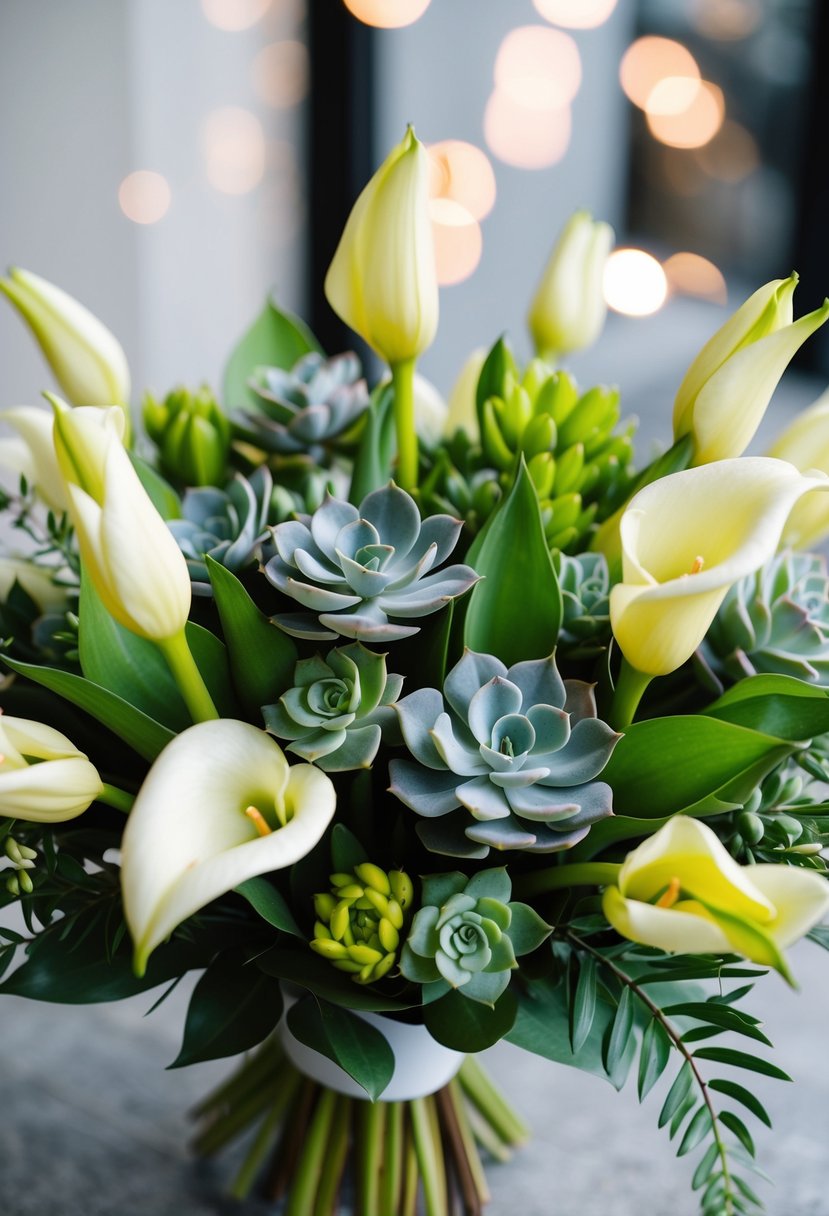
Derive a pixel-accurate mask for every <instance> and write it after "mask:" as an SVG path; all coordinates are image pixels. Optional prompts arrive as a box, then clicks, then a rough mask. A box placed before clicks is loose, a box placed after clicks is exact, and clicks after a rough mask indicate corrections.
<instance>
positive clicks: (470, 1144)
mask: <svg viewBox="0 0 829 1216" xmlns="http://www.w3.org/2000/svg"><path fill="white" fill-rule="evenodd" d="M448 1089H449V1098H450V1101H451V1103H452V1106H453V1108H454V1111H455V1118H456V1119H457V1121H458V1131H459V1133H460V1137H461V1141H462V1142H463V1149H464V1153H465V1154H466V1160H467V1161H468V1162H469V1170H470V1173H471V1174H472V1178H473V1180H474V1183H475V1190H476V1191H477V1192H478V1199H479V1200H480V1202H481V1203H482V1204H484V1203H489V1200H490V1194H489V1187H488V1186H487V1181H486V1174H485V1173H484V1167H483V1165H482V1164H481V1157H480V1154H479V1153H478V1146H477V1144H476V1143H475V1137H474V1136H473V1134H472V1128H471V1127H470V1126H469V1116H468V1115H467V1112H466V1103H465V1102H464V1099H463V1090H462V1089H461V1084H460V1081H459V1080H458V1079H457V1077H453V1078H452V1080H451V1081H450V1082H449V1086H448Z"/></svg>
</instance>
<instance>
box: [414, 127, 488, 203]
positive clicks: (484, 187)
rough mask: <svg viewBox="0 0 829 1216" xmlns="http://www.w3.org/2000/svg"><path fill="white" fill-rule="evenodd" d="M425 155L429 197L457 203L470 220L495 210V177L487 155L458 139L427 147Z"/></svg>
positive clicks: (446, 140)
mask: <svg viewBox="0 0 829 1216" xmlns="http://www.w3.org/2000/svg"><path fill="white" fill-rule="evenodd" d="M427 151H428V153H429V170H430V175H429V193H430V194H431V196H432V197H433V198H448V199H452V200H453V201H454V202H456V203H460V204H461V206H462V207H465V208H466V210H467V211H468V212H469V214H470V215H471V217H472V219H474V220H482V219H483V218H484V216H486V215H489V213H490V211H491V210H492V208H493V207H494V206H495V173H494V172H493V169H492V165H491V164H490V162H489V157H488V156H487V154H486V153H485V152H482V151H481V149H480V148H476V147H475V145H474V144H468V143H465V142H464V141H463V140H460V139H445V140H443V141H442V142H441V143H438V144H430V145H429V148H428V149H427Z"/></svg>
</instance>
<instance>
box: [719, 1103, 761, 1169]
mask: <svg viewBox="0 0 829 1216" xmlns="http://www.w3.org/2000/svg"><path fill="white" fill-rule="evenodd" d="M719 1120H720V1123H722V1125H723V1127H727V1128H728V1130H729V1131H730V1132H733V1134H734V1135H735V1136H736V1137H737V1139H738V1140H739V1141H740V1144H742V1146H743V1148H744V1149H745V1150H746V1152H747V1153H748V1154H749V1155H750V1156H752V1157H756V1156H757V1149H756V1148H755V1147H754V1141H753V1140H752V1138H751V1133H750V1132H749V1130H748V1128H747V1127H746V1125H745V1123H743V1121H742V1119H740V1118H739V1117H738V1116H737V1115H735V1114H734V1112H733V1111H730V1110H723V1111H720V1115H719Z"/></svg>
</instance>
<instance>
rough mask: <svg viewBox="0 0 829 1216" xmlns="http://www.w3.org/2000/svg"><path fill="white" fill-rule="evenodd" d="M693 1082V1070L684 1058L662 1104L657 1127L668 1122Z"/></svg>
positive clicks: (682, 1101)
mask: <svg viewBox="0 0 829 1216" xmlns="http://www.w3.org/2000/svg"><path fill="white" fill-rule="evenodd" d="M693 1084H694V1070H693V1069H692V1068H691V1064H690V1062H689V1061H688V1060H686V1061H685V1063H684V1064H683V1065H682V1068H680V1070H679V1072H678V1073H677V1075H676V1077H675V1079H674V1082H673V1084H672V1085H671V1088H670V1089H669V1090H668V1093H667V1095H666V1097H665V1101H664V1102H663V1104H662V1110H661V1111H660V1112H659V1118H658V1120H657V1126H658V1127H664V1126H665V1124H666V1123H670V1121H671V1119H673V1117H674V1115H675V1114H676V1113H677V1111H678V1110H679V1109H680V1108H681V1107H682V1104H683V1103H684V1102H685V1100H686V1098H687V1097H688V1094H689V1092H690V1090H691V1088H692V1086H693Z"/></svg>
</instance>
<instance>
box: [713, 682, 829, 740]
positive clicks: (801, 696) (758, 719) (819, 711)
mask: <svg viewBox="0 0 829 1216" xmlns="http://www.w3.org/2000/svg"><path fill="white" fill-rule="evenodd" d="M704 712H705V715H706V717H711V718H719V719H720V720H722V721H725V722H733V723H735V724H736V725H737V726H747V727H749V728H750V729H751V730H756V731H761V732H762V733H763V734H766V735H772V736H775V737H776V738H778V739H786V740H788V741H790V742H792V743H802V742H804V741H805V740H807V739H813V738H814V737H815V735H822V734H825V733H826V731H829V689H826V688H819V687H816V686H815V685H814V684H807V683H805V681H803V680H796V679H794V678H793V677H792V676H779V675H758V676H749V677H748V679H745V680H740V681H739V683H737V684H735V685H734V686H733V688H730V689H729V690H728V692H726V693H725V694H724V695H723V696H721V697H720V698H719V700H717V701H715V702H714V703H713V705H709V706H708V708H707V709H706V710H705V711H704Z"/></svg>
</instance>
